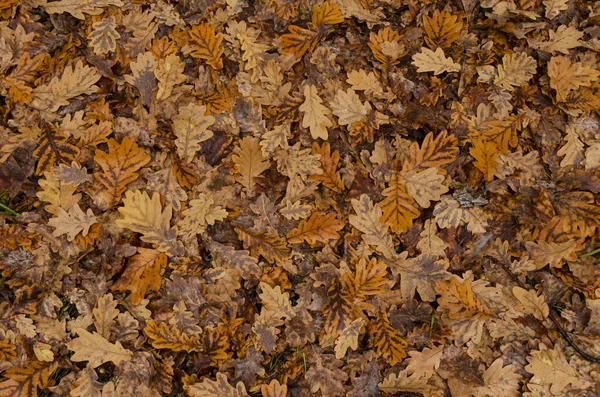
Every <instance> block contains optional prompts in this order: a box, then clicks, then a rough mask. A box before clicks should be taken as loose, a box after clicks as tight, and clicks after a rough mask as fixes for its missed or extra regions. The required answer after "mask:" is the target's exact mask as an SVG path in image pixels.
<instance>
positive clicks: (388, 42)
mask: <svg viewBox="0 0 600 397" xmlns="http://www.w3.org/2000/svg"><path fill="white" fill-rule="evenodd" d="M401 39H402V36H401V35H400V33H398V32H397V31H395V30H393V29H391V28H390V27H389V26H385V27H384V28H382V29H380V30H379V31H378V32H377V33H374V32H371V34H370V36H369V48H370V49H371V51H373V55H374V56H375V59H377V60H378V61H379V62H381V63H382V64H383V65H389V66H393V65H396V64H397V63H398V62H399V61H398V58H400V57H401V56H402V55H404V54H405V53H406V49H405V47H404V44H403V43H400V40H401Z"/></svg>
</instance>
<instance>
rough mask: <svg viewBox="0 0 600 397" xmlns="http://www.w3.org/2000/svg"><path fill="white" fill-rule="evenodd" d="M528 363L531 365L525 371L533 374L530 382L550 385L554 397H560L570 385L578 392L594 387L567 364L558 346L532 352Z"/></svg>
mask: <svg viewBox="0 0 600 397" xmlns="http://www.w3.org/2000/svg"><path fill="white" fill-rule="evenodd" d="M542 346H543V345H542ZM527 361H529V364H528V365H527V366H526V367H525V370H526V371H527V372H529V373H531V374H533V377H532V378H531V379H530V380H529V382H530V383H532V384H537V385H549V386H550V392H551V393H552V394H553V395H560V394H561V392H563V391H564V390H565V388H566V387H567V386H568V385H571V386H572V388H575V389H578V390H585V389H587V388H589V387H591V386H592V384H591V382H589V381H587V380H585V379H583V378H582V377H581V376H580V375H579V374H578V373H577V371H576V370H575V368H573V366H572V365H571V364H569V363H568V362H567V358H566V357H565V354H564V353H563V352H562V350H561V349H560V347H559V346H558V344H557V345H555V346H554V349H553V350H535V351H533V352H531V356H530V357H528V358H527Z"/></svg>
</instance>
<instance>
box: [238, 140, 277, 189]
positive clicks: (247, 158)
mask: <svg viewBox="0 0 600 397" xmlns="http://www.w3.org/2000/svg"><path fill="white" fill-rule="evenodd" d="M231 158H232V160H233V162H234V164H235V165H236V173H237V174H238V175H237V176H236V180H237V181H238V182H240V183H241V184H242V186H244V187H245V188H246V189H247V190H249V191H253V190H254V184H255V181H254V180H255V179H256V178H257V177H258V176H259V175H260V174H262V173H263V172H264V171H265V170H267V169H268V168H269V166H270V165H269V162H268V161H266V159H265V158H264V157H263V155H262V151H261V147H260V144H259V141H258V139H256V138H253V137H246V138H243V139H242V140H241V141H240V142H239V146H238V147H236V148H235V149H234V154H233V156H232V157H231Z"/></svg>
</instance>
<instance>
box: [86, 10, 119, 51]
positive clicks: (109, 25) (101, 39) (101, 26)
mask: <svg viewBox="0 0 600 397" xmlns="http://www.w3.org/2000/svg"><path fill="white" fill-rule="evenodd" d="M92 27H93V30H92V33H90V34H89V35H88V37H87V39H88V41H89V42H90V45H91V46H92V47H93V48H94V52H95V53H96V54H97V55H103V54H108V53H109V52H114V51H115V50H116V48H117V39H120V38H121V35H120V34H119V32H117V30H116V27H117V23H116V21H115V17H113V16H109V17H106V18H104V19H102V20H100V21H99V22H95V23H94V24H93V25H92Z"/></svg>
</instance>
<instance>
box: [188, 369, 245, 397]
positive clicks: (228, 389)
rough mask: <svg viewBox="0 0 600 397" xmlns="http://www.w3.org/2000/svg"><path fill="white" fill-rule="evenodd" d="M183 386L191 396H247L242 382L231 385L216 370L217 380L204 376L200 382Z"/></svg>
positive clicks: (225, 377)
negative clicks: (234, 385)
mask: <svg viewBox="0 0 600 397" xmlns="http://www.w3.org/2000/svg"><path fill="white" fill-rule="evenodd" d="M184 388H185V391H186V392H187V393H188V394H189V395H190V396H191V397H248V394H247V393H246V387H245V386H244V384H243V383H242V382H238V383H237V385H236V387H233V386H231V385H230V384H229V382H227V376H226V375H224V374H222V373H221V372H217V380H210V379H208V378H205V379H204V380H203V381H202V382H198V383H195V384H193V385H186V386H184Z"/></svg>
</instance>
